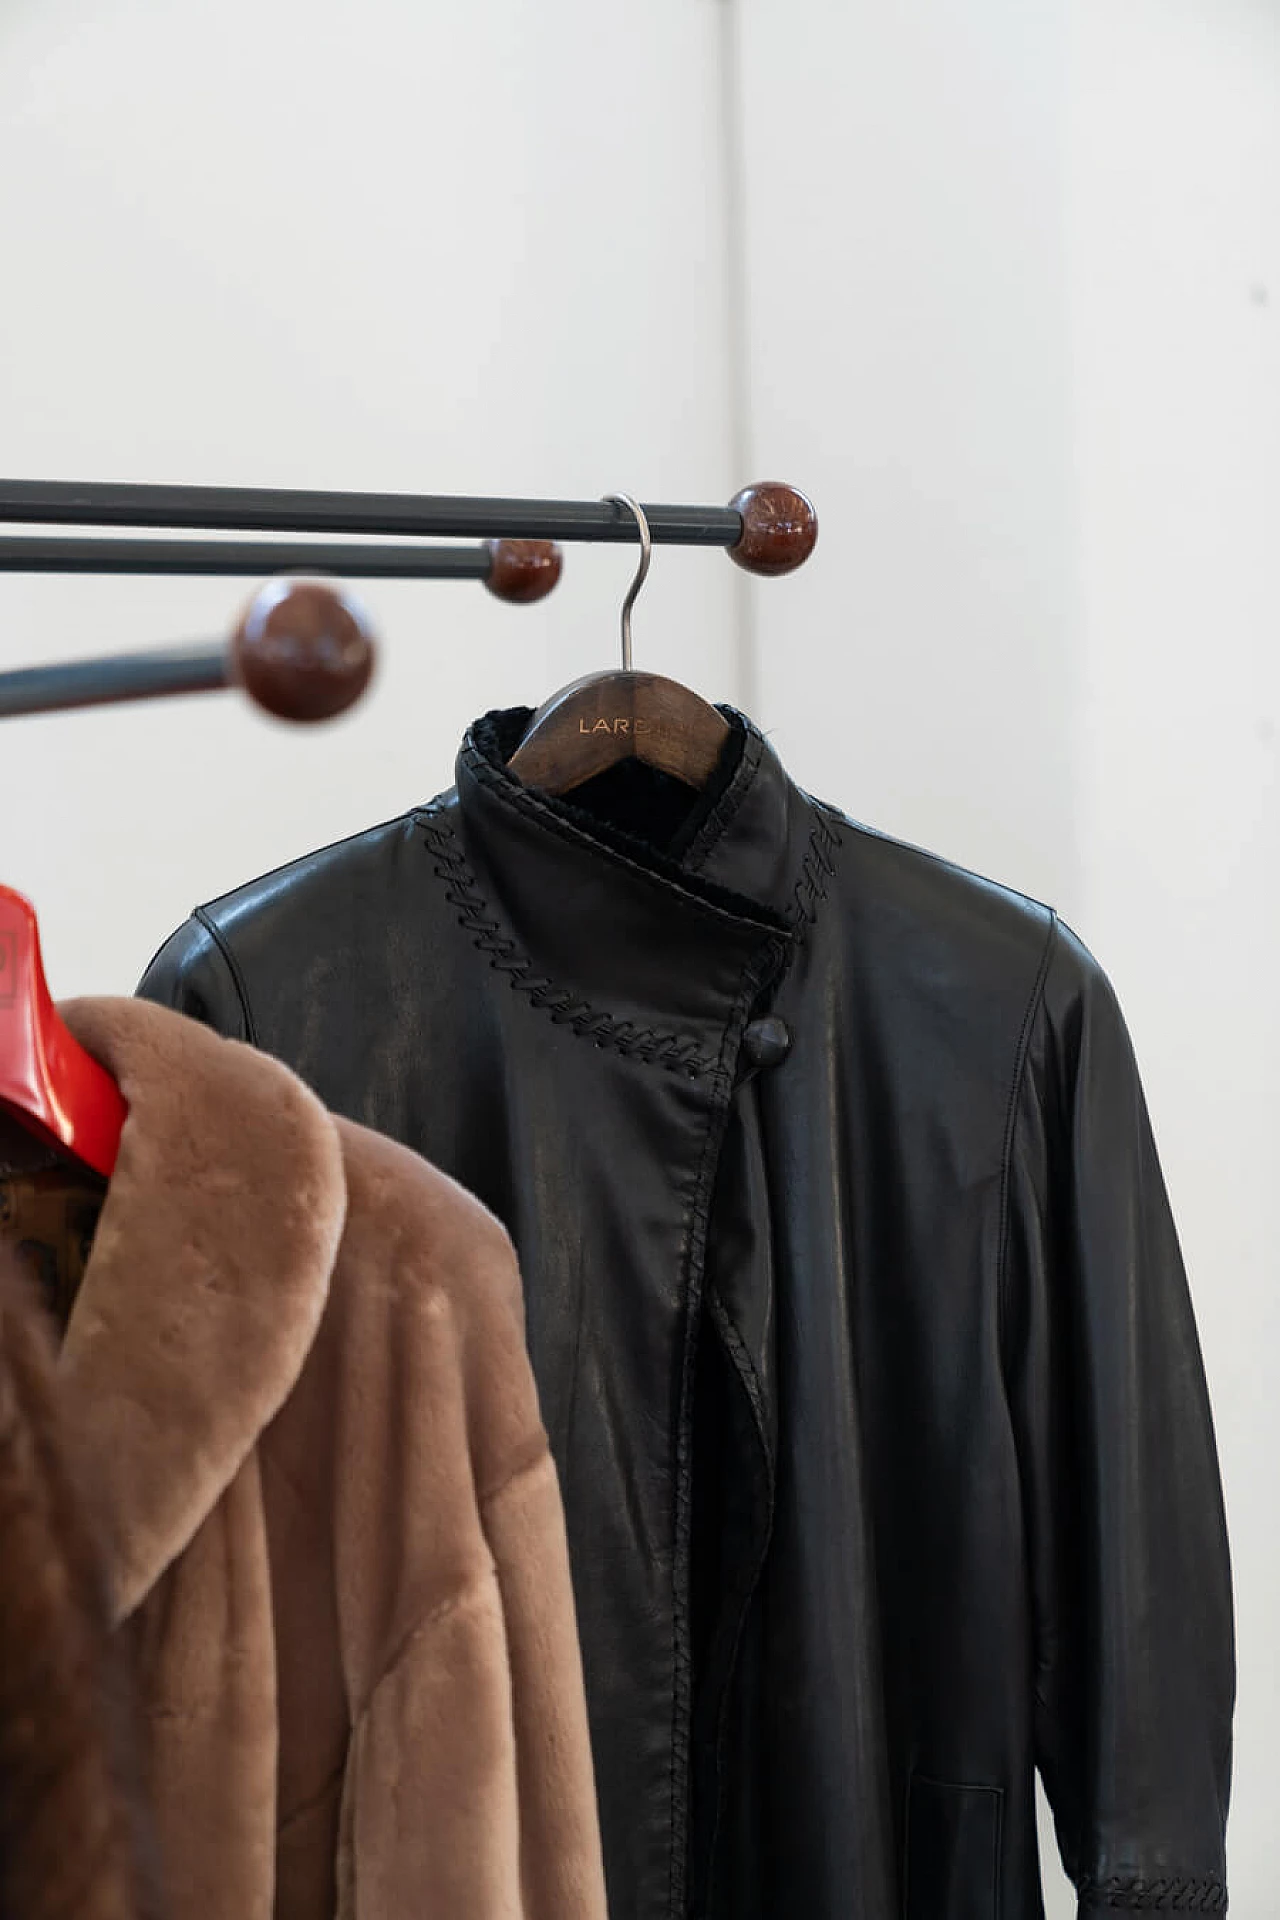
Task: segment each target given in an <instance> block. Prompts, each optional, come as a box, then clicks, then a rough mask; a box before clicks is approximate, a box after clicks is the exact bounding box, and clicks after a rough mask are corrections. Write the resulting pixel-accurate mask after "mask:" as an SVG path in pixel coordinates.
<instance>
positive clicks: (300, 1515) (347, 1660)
mask: <svg viewBox="0 0 1280 1920" xmlns="http://www.w3.org/2000/svg"><path fill="white" fill-rule="evenodd" d="M61 1011H62V1013H63V1016H64V1018H65V1019H66V1021H67V1024H68V1025H69V1026H70V1027H71V1028H72V1030H73V1032H74V1033H75V1034H76V1035H77V1036H78V1038H79V1039H80V1040H81V1042H82V1043H83V1044H84V1045H85V1046H86V1047H87V1048H88V1049H89V1051H90V1052H91V1053H93V1054H94V1055H95V1056H96V1057H97V1058H98V1059H99V1060H101V1061H102V1062H103V1064H104V1065H105V1066H106V1067H107V1068H108V1069H109V1070H110V1071H111V1073H112V1074H113V1075H114V1076H115V1078H116V1079H117V1080H118V1082H119V1083H120V1086H121V1089H122V1090H123V1092H124V1095H125V1098H126V1100H127V1101H128V1103H129V1117H128V1120H127V1122H126V1126H125V1131H124V1137H123V1141H122V1145H121V1152H120V1158H119V1163H118V1166H117V1168H116V1171H115V1173H114V1175H113V1177H112V1180H111V1185H110V1189H109V1192H108V1194H107V1199H106V1203H105V1206H104V1209H103V1212H102V1216H101V1220H100V1222H99V1225H98V1229H97V1234H96V1237H95V1240H94V1245H93V1251H92V1254H91V1257H90V1260H89V1265H88V1269H87V1271H86V1274H85V1278H84V1281H83V1284H82V1286H81V1289H80V1292H79V1295H78V1298H77V1301H76V1304H75V1307H74V1309H73V1312H72V1315H71V1319H70V1323H69V1325H68V1328H67V1334H66V1339H65V1342H64V1345H63V1348H62V1353H61V1356H60V1366H59V1374H60V1380H61V1385H62V1390H63V1394H64V1396H65V1406H66V1408H67V1412H68V1418H69V1420H70V1421H71V1423H72V1428H73V1437H74V1440H75V1443H76V1444H77V1446H78V1447H79V1449H80V1450H81V1458H82V1461H83V1464H84V1467H85V1470H86V1471H88V1472H91V1473H92V1474H93V1475H94V1476H95V1489H96V1505H97V1512H98V1518H99V1521H100V1528H101V1534H102V1538H103V1541H104V1543H105V1551H106V1556H107V1572H108V1579H109V1589H110V1596H111V1604H112V1607H113V1610H114V1617H115V1619H116V1620H117V1621H118V1622H119V1624H120V1629H121V1631H122V1633H123V1634H124V1635H125V1636H126V1637H127V1640H128V1643H129V1647H130V1652H131V1657H132V1663H133V1667H134V1671H135V1673H136V1676H137V1680H138V1685H139V1688H140V1690H141V1695H142V1699H143V1702H144V1706H145V1717H146V1729H147V1751H146V1759H147V1772H148V1781H149V1791H150V1795H151V1798H152V1802H153V1805H154V1808H155V1810H156V1816H157V1821H158V1825H159V1835H160V1846H161V1853H162V1872H163V1875H164V1879H165V1885H166V1889H167V1893H168V1897H169V1902H170V1911H171V1913H172V1915H173V1916H174V1920H271V1916H273V1915H274V1916H277V1917H278V1920H331V1917H332V1916H335V1915H336V1916H340V1920H588V1916H591V1917H594V1920H600V1917H601V1916H603V1914H604V1891H603V1875H602V1869H601V1864H600V1852H599V1840H598V1834H597V1825H596V1813H595V1798H594V1791H593V1783H592V1774H591V1763H590V1756H589V1748H588V1740H587V1725H586V1711H585V1705H584V1699H583V1689H582V1673H581V1666H580V1660H579V1654H578V1646H577V1638H576V1631H575V1623H574V1613H573V1602H572V1597H571V1592H570V1586H569V1572H568V1560H567V1551H566V1544H565V1534H564V1523H563V1515H562V1510H561V1505H560V1497H559V1490H558V1487H557V1483H556V1478H555V1472H554V1468H553V1466H552V1462H551V1458H550V1455H549V1453H548V1450H547V1442H546V1436H545V1433H544V1431H543V1428H542V1425H541V1421H540V1418H539V1412H538V1406H537V1400H536V1394H535V1388H534V1383H533V1377H532V1373H531V1371H530V1367H529V1361H528V1356H527V1353H526V1350H525V1345H524V1325H523V1314H522V1301H521V1295H520V1287H519V1279H518V1275H517V1271H516V1267H515V1262H514V1258H513V1255H512V1250H511V1247H510V1244H509V1242H508V1240H507V1238H506V1236H505V1234H504V1233H503V1232H502V1230H501V1228H500V1227H499V1226H498V1225H497V1224H496V1223H495V1222H494V1220H493V1219H492V1218H491V1217H490V1216H489V1215H488V1214H487V1213H486V1212H485V1211H484V1210H483V1209H482V1208H481V1207H480V1205H479V1204H478V1203H477V1202H476V1201H474V1200H473V1199H471V1198H470V1196H468V1195H467V1194H465V1193H463V1192H462V1190H461V1189H460V1188H458V1187H457V1186H455V1185H453V1184H452V1183H451V1182H450V1181H449V1180H447V1179H446V1178H445V1177H444V1176H443V1175H442V1174H439V1173H437V1172H436V1171H435V1170H434V1169H432V1168H430V1167H428V1166H427V1165H426V1164H425V1163H424V1162H423V1161H421V1160H419V1159H418V1158H417V1157H416V1156H415V1155H413V1154H411V1153H409V1152H407V1151H406V1150H405V1149H403V1148H401V1147H399V1146H396V1145H394V1144H392V1143H391V1142H390V1141H387V1140H385V1139H383V1138H381V1137H380V1136H378V1135H375V1134H372V1133H369V1132H367V1131H365V1130H364V1129H362V1128H360V1127H357V1126H355V1125H352V1124H349V1123H348V1122H346V1121H343V1120H337V1119H334V1118H333V1117H332V1116H331V1115H330V1114H329V1113H327V1112H326V1111H325V1109H324V1108H323V1107H322V1106H321V1105H320V1104H319V1102H318V1101H317V1100H316V1099H315V1098H314V1097H313V1096H312V1094H311V1093H309V1092H308V1091H307V1090H306V1089H305V1088H304V1087H303V1086H302V1084H301V1082H300V1081H298V1080H297V1079H296V1078H295V1077H294V1076H293V1075H292V1074H291V1073H289V1072H288V1071H287V1070H286V1069H285V1068H283V1067H282V1066H280V1065H278V1064H277V1063H276V1062H275V1061H273V1060H270V1059H268V1058H266V1057H265V1056H263V1055H261V1054H258V1053H255V1052H253V1051H251V1050H250V1049H249V1048H247V1047H244V1046H241V1045H239V1044H238V1043H237V1042H234V1041H228V1040H223V1039H220V1038H218V1037H216V1036H215V1035H213V1034H212V1033H210V1032H208V1031H206V1030H205V1029H204V1028H203V1027H201V1026H199V1025H198V1024H196V1023H195V1022H194V1021H190V1020H187V1019H186V1018H184V1017H183V1016H181V1015H179V1014H175V1013H171V1012H169V1011H167V1010H165V1009H162V1008H159V1007H154V1006H149V1005H146V1004H144V1003H142V1002H139V1001H105V1000H104V1001H79V1002H73V1003H71V1004H70V1005H67V1006H64V1007H63V1008H62V1009H61Z"/></svg>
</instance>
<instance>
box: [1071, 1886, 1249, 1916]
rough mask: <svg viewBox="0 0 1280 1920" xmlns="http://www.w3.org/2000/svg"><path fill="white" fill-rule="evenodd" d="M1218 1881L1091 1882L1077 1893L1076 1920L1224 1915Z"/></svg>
mask: <svg viewBox="0 0 1280 1920" xmlns="http://www.w3.org/2000/svg"><path fill="white" fill-rule="evenodd" d="M1226 1911H1227V1889H1226V1887H1225V1886H1224V1885H1223V1883H1222V1881H1221V1880H1219V1879H1217V1878H1215V1877H1213V1876H1209V1877H1206V1878H1202V1879H1177V1880H1141V1879H1119V1878H1117V1879H1114V1880H1106V1881H1101V1882H1098V1881H1095V1882H1094V1883H1093V1884H1092V1885H1088V1886H1085V1887H1082V1888H1080V1889H1079V1905H1078V1906H1077V1908H1076V1920H1118V1916H1119V1915H1121V1914H1126V1913H1129V1914H1132V1913H1225V1912H1226Z"/></svg>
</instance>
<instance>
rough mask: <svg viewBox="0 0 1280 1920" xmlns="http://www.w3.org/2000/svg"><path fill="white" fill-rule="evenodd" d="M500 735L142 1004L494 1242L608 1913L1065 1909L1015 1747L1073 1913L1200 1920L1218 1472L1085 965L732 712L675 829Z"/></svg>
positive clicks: (1165, 1219)
mask: <svg viewBox="0 0 1280 1920" xmlns="http://www.w3.org/2000/svg"><path fill="white" fill-rule="evenodd" d="M523 718H524V716H523V715H522V714H521V713H520V712H516V713H513V714H511V715H495V716H487V718H486V720H485V721H484V722H477V724H476V726H475V727H474V728H473V729H472V730H471V731H470V733H469V734H468V736H467V739H466V741H465V742H464V744H463V747H462V751H461V754H460V757H459V760H458V768H457V785H456V788H454V789H453V790H451V791H450V792H448V793H446V794H444V795H443V796H442V797H441V798H440V799H439V800H437V801H435V802H432V803H431V804H430V805H428V806H425V807H422V808H420V809H417V810H416V811H413V812H411V813H409V814H406V815H405V816H404V817H403V818H401V819H398V820H394V821H391V822H389V823H388V824H386V825H383V826H379V827H375V828H374V829H373V830H372V831H370V832H367V833H362V834H359V835H357V836H356V837H355V838H353V839H351V840H347V841H345V842H343V843H341V844H339V845H337V846H333V847H329V848H326V849H325V850H323V851H321V852H318V853H314V854H311V855H309V856H308V857H307V858H305V859H302V860H299V861H298V862H296V863H295V864H294V865H291V866H288V867H286V868H284V869H283V870H281V871H279V872H276V873H273V874H270V875H268V876H267V877H266V878H265V879H261V880H258V881H255V882H253V883H252V884H250V885H248V886H246V887H243V888H241V889H240V890H239V891H237V892H235V893H232V894H230V895H228V896H226V897H225V898H223V899H221V900H218V901H215V902H214V903H213V904H211V905H209V906H206V907H203V908H201V909H200V910H199V911H198V912H197V914H196V915H195V916H193V918H192V919H191V921H190V922H188V924H187V925H186V926H184V927H183V928H181V929H180V930H179V931H178V932H177V933H176V934H175V935H174V936H173V938H172V939H171V940H170V941H169V942H168V944H167V945H166V946H165V947H164V948H163V949H162V950H161V952H160V954H159V955H158V956H157V958H156V960H155V961H154V962H153V964H152V966H151V968H150V970H149V971H148V973H147V976H146V979H145V980H144V982H143V985H142V987H141V989H140V990H141V991H142V992H143V993H145V994H147V995H149V996H150V997H152V998H155V999H159V1000H162V1001H165V1002H167V1003H169V1004H171V1005H173V1006H176V1007H178V1008H181V1009H182V1010H183V1011H185V1012H187V1013H189V1014H192V1015H194V1016H195V1017H197V1018H199V1019H202V1020H205V1021H208V1022H210V1023H211V1024H212V1025H213V1026H215V1027H217V1028H219V1029H221V1030H222V1031H223V1032H225V1033H229V1034H232V1035H236V1036H239V1037H241V1038H243V1039H247V1040H249V1041H251V1042H252V1043H253V1044H255V1045H256V1046H259V1047H262V1048H264V1049H266V1050H267V1051H268V1052H270V1053H273V1054H275V1055H277V1056H278V1057H279V1058H281V1059H282V1060H284V1061H286V1062H287V1063H288V1065H290V1066H291V1067H293V1068H294V1069H295V1070H296V1071H297V1072H298V1073H300V1074H301V1075H302V1077H303V1078H304V1079H305V1080H306V1081H308V1082H309V1083H310V1085H311V1086H312V1087H313V1088H314V1089H315V1090H316V1091H317V1092H318V1093H319V1095H320V1096H321V1098H322V1099H323V1100H325V1101H326V1102H327V1104H328V1105H329V1106H330V1107H331V1108H333V1109H335V1110H336V1111H337V1112H339V1113H343V1114H347V1115H349V1116H351V1117H352V1118H353V1119H356V1120H359V1121H363V1122H364V1123H366V1124H367V1125H369V1126H373V1127H376V1128H379V1129H381V1130H382V1131H384V1132H386V1133H388V1134H391V1135H393V1136H394V1137H395V1138H397V1139H399V1140H402V1141H405V1142H407V1143H408V1144H409V1145H410V1146H412V1147H414V1148H417V1149H418V1150H419V1151H420V1152H422V1153H423V1154H425V1155H426V1156H427V1157H428V1158H429V1159H431V1160H433V1161H434V1162H436V1164H437V1165H438V1166H440V1167H442V1168H444V1169H445V1170H446V1171H447V1172H449V1173H451V1174H452V1175H454V1176H455V1177H456V1178H457V1179H458V1180H460V1181H462V1182H463V1183H464V1184H465V1185H466V1186H468V1187H470V1188H471V1189H473V1191H474V1192H475V1193H477V1194H478V1195H479V1196H480V1198H481V1199H482V1200H483V1201H484V1202H485V1203H486V1204H487V1205H488V1206H489V1207H490V1208H491V1209H492V1210H493V1211H494V1212H495V1213H496V1214H497V1215H498V1216H499V1218H500V1219H501V1220H502V1221H503V1222H504V1223H505V1224H506V1226H507V1227H508V1229H509V1230H510V1232H511V1234H512V1236H513V1238H514V1240H515V1243H516V1247H517V1250H518V1252H519V1256H520V1262H521V1267H522V1269H523V1274H524V1281H525V1289H526V1295H527V1316H528V1337H529V1345H530V1351H531V1354H532V1358H533V1365H534V1370H535V1373H536V1376H537V1380H538V1384H539V1389H540V1392H541V1396H542V1407H543V1414H544V1418H545V1421H546V1424H547V1429H548V1432H549V1434H550V1437H551V1443H552V1447H553V1450H554V1453H555V1457H556V1461H557V1464H558V1467H559V1472H560V1477H561V1484H562V1488H563V1493H564V1500H565V1506H566V1510H567V1515H568V1524H569V1533H570V1543H571V1551H572V1560H573V1571H574V1581H575V1590H576V1596H577V1606H578V1615H579V1624H580V1630H581V1638H582V1647H583V1657H584V1663H585V1667H586V1676H587V1688H588V1695H589V1699H590V1705H591V1719H592V1740H593V1746H594V1753H595V1762H596V1772H597V1780H598V1787H599V1794H600V1806H601V1817H602V1822H603V1830H604V1838H605V1848H606V1859H607V1868H608V1876H609V1888H610V1901H611V1913H612V1915H613V1916H614V1920H659V1917H660V1916H661V1917H663V1920H674V1917H675V1916H683V1915H686V1914H695V1915H699V1916H701V1915H709V1916H717V1917H719V1916H724V1917H725V1920H729V1917H730V1916H731V1917H732V1920H765V1916H768V1920H780V1917H782V1916H786V1917H787V1920H790V1916H797V1920H799V1917H801V1916H802V1917H803V1920H1036V1917H1037V1916H1040V1915H1041V1913H1042V1904H1041V1895H1040V1875H1039V1865H1038V1861H1037V1851H1036V1826H1035V1803H1034V1792H1033V1778H1034V1768H1035V1766H1036V1765H1037V1764H1038V1766H1039V1767H1040V1769H1041V1771H1042V1774H1043V1778H1044V1781H1045V1785H1046V1788H1047V1790H1048V1793H1049V1796H1050V1799H1051V1801H1052V1804H1053V1808H1054V1813H1055V1818H1056V1823H1057V1832H1058V1838H1059V1844H1060V1847H1061V1850H1062V1854H1063V1858H1064V1861H1065V1864H1066V1866H1067V1869H1068V1871H1069V1872H1070V1874H1071V1875H1072V1878H1073V1879H1074V1881H1075V1882H1076V1885H1077V1887H1078V1889H1079V1892H1080V1912H1081V1915H1082V1916H1084V1920H1101V1916H1102V1915H1104V1914H1107V1915H1114V1914H1115V1913H1116V1912H1117V1911H1118V1910H1119V1911H1124V1910H1132V1911H1141V1912H1153V1911H1166V1910H1167V1911H1172V1912H1188V1911H1192V1912H1220V1911H1223V1910H1224V1908H1225V1900H1226V1896H1225V1868H1224V1827H1225V1822H1226V1810H1227V1798H1228V1787H1229V1779H1230V1767H1231V1719H1232V1706H1233V1696H1234V1684H1235V1682H1234V1652H1233V1631H1232V1603H1231V1586H1230V1572H1229V1565H1228V1550H1227V1539H1226V1530H1225V1523H1224V1517H1223V1503H1222V1496H1221V1490H1220V1485H1219V1475H1218V1465H1217V1459H1216V1454H1215V1446H1214V1437H1213V1428H1212V1423H1211V1418H1210V1410H1209V1404H1208V1398H1207V1393H1206V1387H1205V1380H1204V1374H1203V1369H1202V1365H1201V1358H1200V1352H1199V1347H1198V1344H1197V1337H1196V1330H1195V1325H1194V1322H1193V1318H1192V1312H1191V1305H1190V1300H1189V1296H1188V1291H1187V1285H1186V1280H1185V1277H1184V1272H1183V1267H1182V1263H1181V1259H1180V1255H1179V1250H1178V1244H1177V1240H1176V1236H1175V1231H1174V1227H1173V1223H1172V1219H1171V1215H1170V1210H1169V1205H1168V1202H1167V1199H1166V1195H1165V1190H1164V1185H1163V1182H1162V1179H1161V1174H1160V1169H1159V1165H1158V1162H1157V1158H1156V1152H1155V1148H1154V1145H1153V1141H1152V1136H1151V1131H1150V1128H1149V1124H1148V1119H1147V1113H1146V1109H1145V1105H1144V1101H1143V1096H1142V1091H1141V1088H1140V1085H1139V1080H1138V1074H1137V1070H1136V1068H1135V1064H1134V1059H1133V1054H1132V1051H1131V1048H1130V1043H1129V1040H1128V1037H1127V1034H1126V1030H1125V1026H1124V1023H1123V1020H1122V1017H1121V1014H1120V1011H1119V1009H1118V1007H1117V1004H1116V1001H1115V998H1114V995H1113V993H1112V990H1111V988H1110V986H1109V984H1108V982H1107V980H1106V978H1105V976H1104V975H1103V973H1102V972H1101V970H1100V969H1099V967H1098V965H1097V964H1096V962H1095V961H1094V960H1093V958H1092V957H1091V956H1090V954H1089V953H1088V952H1087V951H1086V949H1085V948H1084V947H1083V946H1082V945H1081V944H1080V942H1079V940H1078V939H1076V938H1075V936H1074V935H1073V934H1072V933H1071V932H1070V931H1069V930H1068V929H1067V928H1066V927H1065V926H1064V925H1063V924H1062V923H1061V922H1060V921H1059V920H1057V918H1056V917H1055V916H1054V914H1053V913H1052V912H1051V911H1050V910H1049V909H1047V908H1045V907H1043V906H1040V905H1038V904H1036V903H1035V902H1033V901H1030V900H1027V899H1025V898H1023V897H1021V896H1020V895H1018V894H1015V893H1012V892H1009V891H1007V890H1005V889H1003V888H1001V887H998V886H995V885H992V884H990V883H988V882H986V881H983V880H980V879H978V878H976V877H975V876H973V875H971V874H969V873H966V872H963V871H961V870H959V869H958V868H956V867H954V866H951V865H948V864H946V863H945V862H943V861H941V860H939V859H936V858H934V857H932V856H930V855H928V854H925V853H922V852H920V851H918V850H916V849H914V848H911V847H908V846H904V845H902V844H900V843H897V842H895V841H892V840H890V839H887V838H885V837H884V836H882V835H878V834H876V833H874V832H871V831H868V830H867V829H865V828H863V827H859V826H857V825H855V824H854V823H852V822H851V821H849V820H848V819H846V818H844V817H843V816H842V815H840V814H838V813H836V812H835V811H834V810H833V809H831V808H828V807H825V806H822V805H819V804H817V803H815V802H814V801H812V800H811V799H810V798H809V797H808V796H807V795H805V794H804V793H803V792H801V791H800V790H799V788H798V787H796V786H795V784H794V783H793V782H792V781H791V780H790V779H789V778H788V777H787V775H786V773H785V772H784V770H783V768H782V766H781V765H780V764H779V762H778V760H777V758H776V756H775V755H774V754H773V752H772V750H771V749H770V748H769V746H768V745H767V744H766V742H765V741H764V739H763V738H762V736H761V735H760V733H759V732H758V731H757V730H756V729H755V728H754V727H753V726H751V725H750V724H749V723H744V722H743V721H742V720H741V718H740V717H739V716H733V718H734V724H735V732H734V757H733V758H732V759H731V761H728V762H727V763H726V777H725V778H724V779H723V780H722V781H721V782H720V783H719V785H718V787H717V788H716V789H715V791H714V792H713V793H712V794H711V795H710V796H708V797H707V799H706V801H705V804H704V805H703V807H702V811H701V817H699V818H697V819H696V821H695V822H694V830H692V831H690V832H685V833H683V834H681V833H678V832H677V833H674V834H673V833H671V832H670V831H669V830H668V829H667V828H664V829H663V835H662V836H661V838H662V839H663V841H664V844H662V845H656V846H655V845H654V844H651V843H650V842H649V841H646V839H645V837H644V835H643V833H642V832H637V831H636V830H635V820H634V818H633V820H632V822H631V826H630V829H629V830H628V831H627V832H625V833H624V832H622V831H621V830H619V829H618V826H617V822H616V821H614V822H612V823H610V822H608V821H606V820H604V819H601V820H600V821H599V823H598V824H593V823H592V819H591V817H590V815H589V814H588V812H587V811H585V810H584V808H582V807H581V806H576V807H575V806H569V805H566V804H565V803H562V802H556V801H551V800H548V799H547V798H545V797H544V796H542V795H541V794H538V793H536V792H533V791H531V790H529V789H526V788H524V787H522V786H521V785H520V784H519V783H518V782H517V781H516V780H515V779H514V778H513V777H512V776H511V775H509V774H508V773H507V772H506V770H505V767H504V765H503V759H504V756H505V751H507V750H509V745H510V743H511V742H512V741H513V740H514V739H515V738H516V737H518V733H519V728H520V726H521V724H523ZM504 740H505V741H506V742H507V746H506V747H503V746H502V742H503V741H504ZM633 814H634V807H633ZM762 1022H765V1023H767V1025H765V1026H764V1027H762V1026H761V1024H760V1023H762ZM749 1028H750V1029H752V1030H753V1034H752V1039H751V1041H750V1043H749V1044H748V1043H747V1041H746V1038H745V1036H746V1035H747V1031H748V1029H749Z"/></svg>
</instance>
